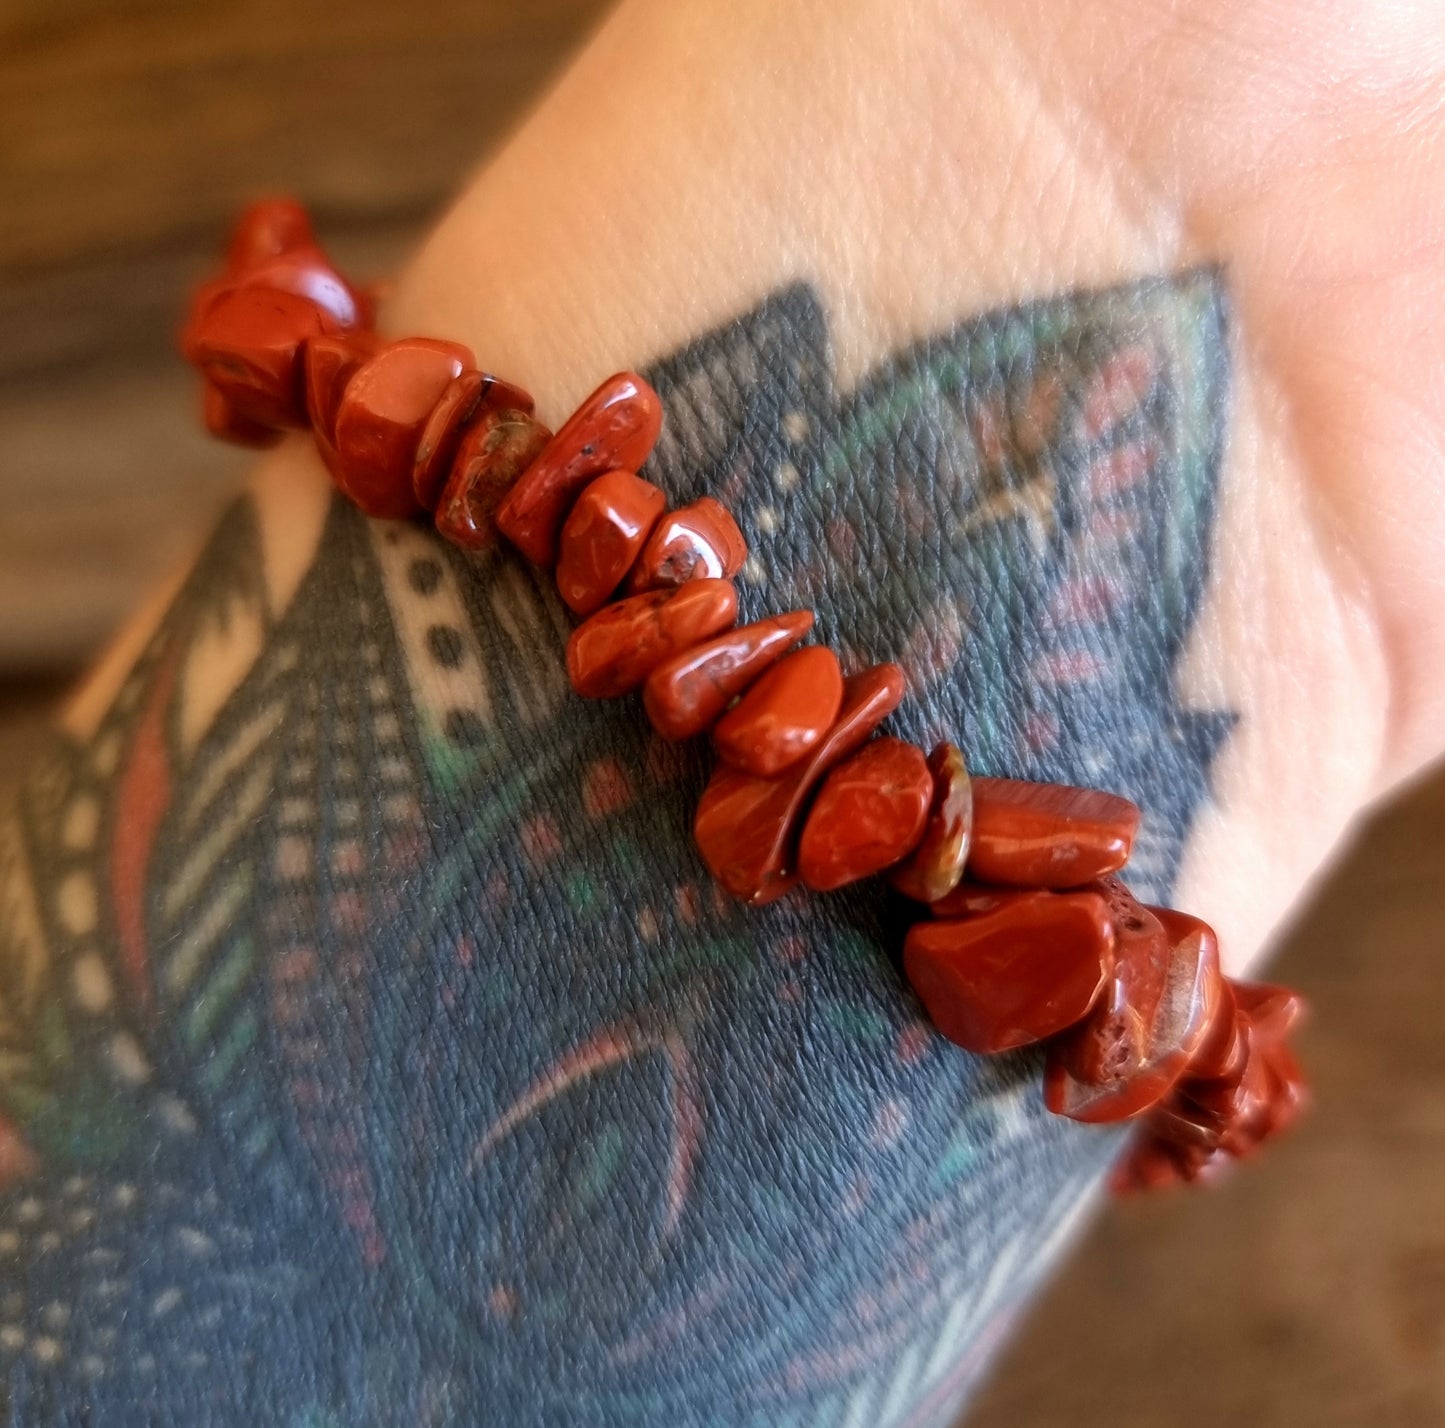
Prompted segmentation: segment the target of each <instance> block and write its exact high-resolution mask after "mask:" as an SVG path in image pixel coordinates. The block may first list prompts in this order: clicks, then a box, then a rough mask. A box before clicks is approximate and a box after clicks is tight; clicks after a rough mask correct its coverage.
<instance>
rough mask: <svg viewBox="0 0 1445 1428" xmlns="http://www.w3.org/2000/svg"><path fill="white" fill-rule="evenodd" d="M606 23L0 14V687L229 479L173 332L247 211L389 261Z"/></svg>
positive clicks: (95, 4) (489, 4)
mask: <svg viewBox="0 0 1445 1428" xmlns="http://www.w3.org/2000/svg"><path fill="white" fill-rule="evenodd" d="M604 9H605V5H604V4H603V3H602V0H529V3H528V4H525V5H519V4H515V3H513V0H426V3H415V4H407V5H397V4H394V3H392V0H345V3H332V0H327V3H316V0H309V3H295V0H228V2H227V0H222V2H221V3H214V4H211V3H208V4H204V5H197V4H194V3H191V0H10V3H9V4H7V5H6V6H5V7H4V8H3V9H0V56H3V57H4V62H3V64H0V213H3V219H4V221H3V222H0V331H3V332H4V334H5V338H4V341H3V342H0V451H3V452H4V453H5V459H4V460H3V461H0V512H3V515H0V671H3V670H4V669H6V668H9V669H12V670H13V669H15V668H33V667H36V666H42V667H45V668H50V669H58V668H69V667H73V666H75V665H76V664H77V663H78V662H79V661H81V660H83V659H84V658H86V657H87V656H89V655H90V654H91V653H92V652H93V651H94V649H95V648H96V646H97V645H98V643H99V642H100V641H101V640H102V639H103V638H104V636H105V634H106V632H107V631H108V630H109V629H110V628H111V627H112V626H113V625H114V623H115V622H116V620H117V619H118V618H119V617H120V614H121V612H122V611H124V609H125V608H126V607H127V606H128V605H129V604H131V603H132V602H133V601H134V600H135V598H136V597H137V596H138V594H139V592H140V591H141V590H142V589H143V588H144V586H145V585H146V584H147V583H148V582H150V581H151V580H153V579H155V578H157V577H158V576H159V575H160V574H161V573H162V572H163V571H164V570H166V569H167V568H168V567H169V566H170V564H171V563H172V562H173V561H174V560H175V559H176V558H177V556H178V553H179V552H181V551H184V550H186V549H189V548H190V547H191V546H192V545H193V544H194V543H195V541H196V540H197V539H199V537H200V534H201V532H202V531H203V530H204V529H205V528H206V526H207V525H208V524H209V523H210V521H211V520H212V519H213V517H214V515H215V511H216V509H217V506H218V504H219V502H220V501H221V500H222V499H224V495H225V493H226V492H228V491H229V490H230V489H231V488H232V487H233V485H234V483H235V481H236V479H237V475H238V472H239V471H240V470H241V469H242V462H240V461H238V460H237V459H236V457H235V456H234V454H233V453H230V452H225V451H221V450H218V449H217V448H215V447H213V446H211V445H210V444H209V443H206V442H203V441H201V440H199V439H198V438H197V437H196V436H195V434H194V420H193V411H194V401H195V395H194V390H193V385H192V381H191V378H190V376H189V374H188V373H186V372H185V371H184V369H183V368H182V366H181V364H180V361H179V359H178V358H177V357H175V356H174V355H173V352H172V334H173V331H174V328H175V325H176V321H177V319H178V316H179V313H180V310H181V307H182V305H183V303H184V300H185V295H186V293H187V290H188V289H189V287H190V285H191V283H192V281H193V280H194V279H195V277H196V276H197V275H199V274H200V273H202V272H203V271H205V269H206V268H207V266H208V265H209V264H210V263H211V261H212V259H213V256H214V254H215V252H216V251H217V248H218V246H219V244H220V242H221V241H222V238H223V235H224V231H225V227H226V225H227V223H228V222H229V220H230V218H231V217H232V215H233V214H234V212H235V210H236V208H237V207H238V206H239V205H240V204H241V203H242V202H244V201H245V200H246V199H247V198H250V197H254V196H255V195H257V194H259V193H265V192H276V191H287V192H293V193H296V194H299V195H300V196H301V197H302V198H304V199H305V200H306V202H307V203H308V204H309V205H310V206H311V208H312V209H313V211H314V213H315V214H316V218H317V222H318V225H319V226H320V227H321V229H322V231H323V233H324V236H325V240H326V242H327V244H328V246H329V247H330V248H331V249H332V251H333V252H334V253H335V254H336V256H337V258H338V259H339V261H341V263H342V264H343V266H345V267H347V268H348V269H349V270H351V271H354V272H357V273H373V274H375V273H386V272H390V271H393V270H394V269H395V268H396V266H397V265H398V264H399V263H400V262H401V261H402V259H403V257H404V255H405V253H406V251H407V249H408V248H409V247H410V245H411V244H412V243H413V242H414V241H415V239H416V237H417V235H418V234H419V233H420V232H421V231H422V230H423V228H424V227H425V225H426V223H427V222H428V220H429V219H430V218H432V217H433V216H434V215H435V214H436V213H437V212H438V211H439V209H440V208H441V207H442V206H443V205H444V204H445V202H446V201H447V198H448V196H449V195H450V194H451V193H452V192H454V191H455V189H456V188H457V187H458V185H459V184H460V183H461V182H462V181H463V179H464V178H465V176H466V173H467V171H468V170H469V169H470V168H471V167H472V166H473V165H474V164H476V163H477V162H478V160H479V159H480V158H481V157H482V156H483V155H485V153H486V152H487V151H488V150H489V149H490V148H492V147H494V146H495V145H496V144H497V142H499V140H500V138H501V137H502V136H503V135H504V134H505V132H506V130H507V129H508V127H510V126H511V125H512V124H513V123H514V122H515V121H516V119H517V117H518V115H519V114H520V112H521V110H522V109H523V107H524V106H525V105H526V104H527V103H528V102H530V101H532V100H534V99H535V98H536V96H537V94H538V93H539V92H540V90H541V89H542V88H543V86H544V85H545V84H546V82H547V80H548V78H549V76H551V75H552V74H553V73H554V72H555V71H556V69H557V68H558V67H559V66H560V65H561V64H562V63H563V62H564V60H565V58H566V56H567V54H568V53H569V52H570V50H571V49H572V48H573V47H574V46H575V45H577V44H578V43H580V42H581V41H582V40H583V39H584V38H585V35H586V31H587V29H588V27H589V26H591V25H592V24H593V23H594V22H595V21H596V20H597V18H598V17H599V16H600V15H601V13H602V12H603V10H604Z"/></svg>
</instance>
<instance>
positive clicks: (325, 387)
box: [304, 331, 386, 469]
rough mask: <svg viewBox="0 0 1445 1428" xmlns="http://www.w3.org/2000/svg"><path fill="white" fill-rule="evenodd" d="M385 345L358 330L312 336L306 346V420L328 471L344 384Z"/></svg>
mask: <svg viewBox="0 0 1445 1428" xmlns="http://www.w3.org/2000/svg"><path fill="white" fill-rule="evenodd" d="M385 346H386V339H385V338H384V337H381V336H379V335H378V334H377V333H375V332H359V331H358V332H337V333H334V334H331V335H329V336H326V337H313V338H312V339H311V341H310V342H308V343H307V344H306V352H305V358H304V365H305V369H306V418H307V420H308V421H309V422H310V423H311V428H312V430H313V431H314V432H315V433H316V436H317V438H318V441H319V442H320V444H321V452H322V455H323V456H324V457H325V458H326V464H327V467H328V469H329V468H330V467H331V466H332V465H333V459H334V451H333V447H332V442H333V438H334V437H335V435H336V414H337V412H338V411H340V409H341V395H342V393H343V392H344V391H345V390H346V384H347V383H348V382H349V381H350V380H351V378H352V376H353V375H354V374H355V372H356V371H357V369H358V368H359V367H360V366H361V364H362V363H363V362H365V361H367V360H368V359H369V358H371V357H374V356H375V355H376V354H377V353H378V352H380V351H381V349H382V348H383V347H385Z"/></svg>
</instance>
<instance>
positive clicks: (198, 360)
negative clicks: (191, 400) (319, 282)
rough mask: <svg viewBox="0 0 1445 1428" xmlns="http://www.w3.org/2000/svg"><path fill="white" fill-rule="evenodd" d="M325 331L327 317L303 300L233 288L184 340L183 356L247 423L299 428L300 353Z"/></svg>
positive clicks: (302, 409) (302, 404)
mask: <svg viewBox="0 0 1445 1428" xmlns="http://www.w3.org/2000/svg"><path fill="white" fill-rule="evenodd" d="M331 330H332V320H331V318H330V317H329V316H328V315H327V314H325V313H323V312H322V310H321V309H320V308H319V307H317V305H316V304H315V303H314V302H311V301H310V300H309V299H308V298H304V297H298V296H296V294H294V293H284V292H274V291H269V290H267V289H264V288H252V287H240V288H234V289H232V290H231V291H229V292H225V293H222V294H221V295H220V296H219V297H217V298H216V299H215V301H214V302H212V303H211V305H210V306H209V307H208V308H207V309H206V312H205V316H204V317H203V318H202V319H201V320H200V322H199V324H198V325H197V327H196V328H195V330H194V331H193V332H191V333H189V334H188V335H187V339H186V356H187V357H188V358H189V360H190V361H192V362H193V363H195V365H196V366H197V367H199V368H200V369H201V371H202V373H203V374H204V375H205V377H206V379H207V380H208V381H209V382H210V383H211V385H212V386H214V387H215V388H216V389H217V390H218V391H219V392H220V393H221V395H222V396H223V397H225V399H226V401H227V402H228V403H229V404H230V405H231V407H232V408H233V409H234V410H235V411H236V412H238V413H239V414H240V415H242V416H244V417H246V418H248V419H249V420H250V421H253V422H256V423H258V424H259V425H261V426H269V427H275V428H281V427H296V426H305V425H306V396H305V390H304V387H303V383H302V356H301V354H302V350H303V348H304V346H305V344H306V343H307V341H308V340H309V339H311V338H313V337H320V336H321V335H323V334H324V333H326V332H328V331H331Z"/></svg>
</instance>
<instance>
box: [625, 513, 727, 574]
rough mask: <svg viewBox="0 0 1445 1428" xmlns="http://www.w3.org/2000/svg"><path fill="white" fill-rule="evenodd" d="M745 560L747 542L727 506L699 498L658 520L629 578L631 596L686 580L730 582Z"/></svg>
mask: <svg viewBox="0 0 1445 1428" xmlns="http://www.w3.org/2000/svg"><path fill="white" fill-rule="evenodd" d="M747 558H748V543H747V541H745V540H744V539H743V533H742V532H741V531H740V530H739V529H738V525H737V522H736V521H735V520H733V518H732V514H731V512H730V511H729V510H728V509H727V507H726V506H724V505H722V504H720V503H719V502H717V501H714V500H713V498H712V497H711V496H703V497H702V498H701V499H700V500H696V501H694V502H693V503H692V504H691V505H690V506H683V507H682V509H681V510H677V511H669V512H668V513H667V514H666V515H665V516H664V517H663V518H662V520H661V521H659V522H658V525H657V528H656V530H654V531H653V533H652V537H651V539H650V540H649V541H648V542H647V544H646V545H645V546H644V547H643V548H642V554H641V555H640V556H638V558H637V564H636V565H635V566H633V568H632V573H631V575H629V576H628V577H627V589H628V591H629V592H630V593H634V594H635V593H637V592H639V591H643V590H660V589H662V588H664V587H666V586H669V585H682V584H685V583H686V582H687V581H689V580H698V579H711V580H719V579H721V580H731V579H732V578H733V576H734V575H736V574H737V573H738V571H740V570H741V569H742V568H743V562H744V561H745V560H747Z"/></svg>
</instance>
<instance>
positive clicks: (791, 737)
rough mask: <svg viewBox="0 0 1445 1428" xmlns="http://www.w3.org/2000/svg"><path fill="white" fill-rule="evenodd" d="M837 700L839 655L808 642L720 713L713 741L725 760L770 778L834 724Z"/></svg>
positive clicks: (840, 686)
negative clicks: (735, 702) (722, 713)
mask: <svg viewBox="0 0 1445 1428" xmlns="http://www.w3.org/2000/svg"><path fill="white" fill-rule="evenodd" d="M842 704H843V671H842V669H841V668H840V667H839V665H838V656H837V655H835V654H834V653H833V651H832V650H830V649H827V648H826V647H825V646H823V645H809V646H808V648H807V649H804V650H798V651H796V652H795V653H794V654H790V655H788V656H787V657H786V658H785V659H782V660H780V661H779V662H778V663H777V664H775V665H774V666H773V667H772V668H771V669H770V670H768V672H767V673H766V674H764V675H763V676H762V677H761V678H760V679H759V680H758V682H757V683H756V684H754V685H753V687H752V688H751V689H749V690H748V692H747V693H746V694H744V695H743V697H742V698H741V699H740V700H739V701H738V702H737V704H736V705H734V706H733V708H731V709H729V710H728V712H727V713H726V714H724V715H723V717H722V719H721V720H720V721H719V722H718V726H717V728H716V729H714V730H713V733H712V740H713V745H714V747H715V748H716V749H717V751H718V756H719V757H720V758H721V759H722V760H723V762H724V763H728V764H731V765H732V766H733V767H734V768H738V769H742V770H743V771H744V772H745V773H753V774H759V775H761V776H762V777H763V778H773V777H774V776H776V775H777V774H780V773H782V771H783V770H784V769H786V768H790V767H792V765H793V764H795V763H797V761H798V760H799V759H800V758H802V757H803V755H804V754H806V753H807V752H808V750H809V749H811V748H812V747H813V746H814V745H815V744H816V743H817V742H818V741H819V740H820V739H821V738H822V737H823V735H824V734H826V733H827V732H828V730H829V729H831V728H832V727H833V721H834V720H835V719H836V718H837V717H838V710H839V709H840V708H841V707H842Z"/></svg>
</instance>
